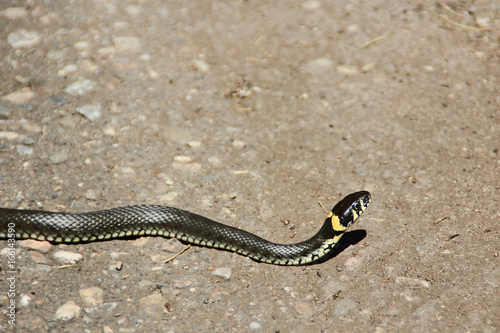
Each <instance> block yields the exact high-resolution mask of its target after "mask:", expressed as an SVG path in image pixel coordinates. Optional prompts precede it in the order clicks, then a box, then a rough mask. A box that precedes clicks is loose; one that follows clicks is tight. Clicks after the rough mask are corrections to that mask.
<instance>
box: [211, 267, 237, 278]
mask: <svg viewBox="0 0 500 333" xmlns="http://www.w3.org/2000/svg"><path fill="white" fill-rule="evenodd" d="M212 274H213V275H215V276H218V277H221V278H224V279H226V280H229V279H230V278H231V274H232V271H231V268H229V267H220V268H217V269H216V270H214V271H213V272H212Z"/></svg>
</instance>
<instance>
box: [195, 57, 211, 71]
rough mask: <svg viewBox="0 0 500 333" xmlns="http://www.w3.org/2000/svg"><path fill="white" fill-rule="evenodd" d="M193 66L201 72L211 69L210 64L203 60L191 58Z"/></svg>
mask: <svg viewBox="0 0 500 333" xmlns="http://www.w3.org/2000/svg"><path fill="white" fill-rule="evenodd" d="M191 63H192V64H193V67H194V68H195V69H196V70H197V71H198V72H200V73H204V74H205V73H208V72H209V71H210V66H209V65H208V64H207V63H206V62H204V61H203V60H198V59H193V60H191Z"/></svg>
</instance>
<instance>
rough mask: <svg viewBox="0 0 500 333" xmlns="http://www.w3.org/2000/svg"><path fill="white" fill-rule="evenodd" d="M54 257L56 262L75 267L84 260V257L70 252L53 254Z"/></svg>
mask: <svg viewBox="0 0 500 333" xmlns="http://www.w3.org/2000/svg"><path fill="white" fill-rule="evenodd" d="M53 257H54V259H55V260H56V261H58V262H59V263H61V264H65V265H73V264H76V263H77V262H79V261H81V260H83V256H82V255H81V254H80V253H75V252H69V251H57V252H56V253H54V254H53Z"/></svg>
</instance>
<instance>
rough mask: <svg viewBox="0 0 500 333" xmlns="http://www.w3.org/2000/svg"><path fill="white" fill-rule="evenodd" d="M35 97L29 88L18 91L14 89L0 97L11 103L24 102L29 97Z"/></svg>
mask: <svg viewBox="0 0 500 333" xmlns="http://www.w3.org/2000/svg"><path fill="white" fill-rule="evenodd" d="M33 97H35V93H34V92H33V91H31V89H29V88H25V89H22V90H20V91H15V92H13V93H10V94H8V95H5V96H3V97H2V100H4V101H7V102H10V103H12V104H24V103H27V102H28V101H29V100H30V99H32V98H33Z"/></svg>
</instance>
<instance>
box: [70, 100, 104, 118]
mask: <svg viewBox="0 0 500 333" xmlns="http://www.w3.org/2000/svg"><path fill="white" fill-rule="evenodd" d="M76 111H78V113H79V114H81V115H82V116H84V117H85V118H87V119H88V120H90V121H94V120H97V119H99V117H101V104H95V105H93V104H88V105H84V106H81V107H79V108H77V109H76Z"/></svg>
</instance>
